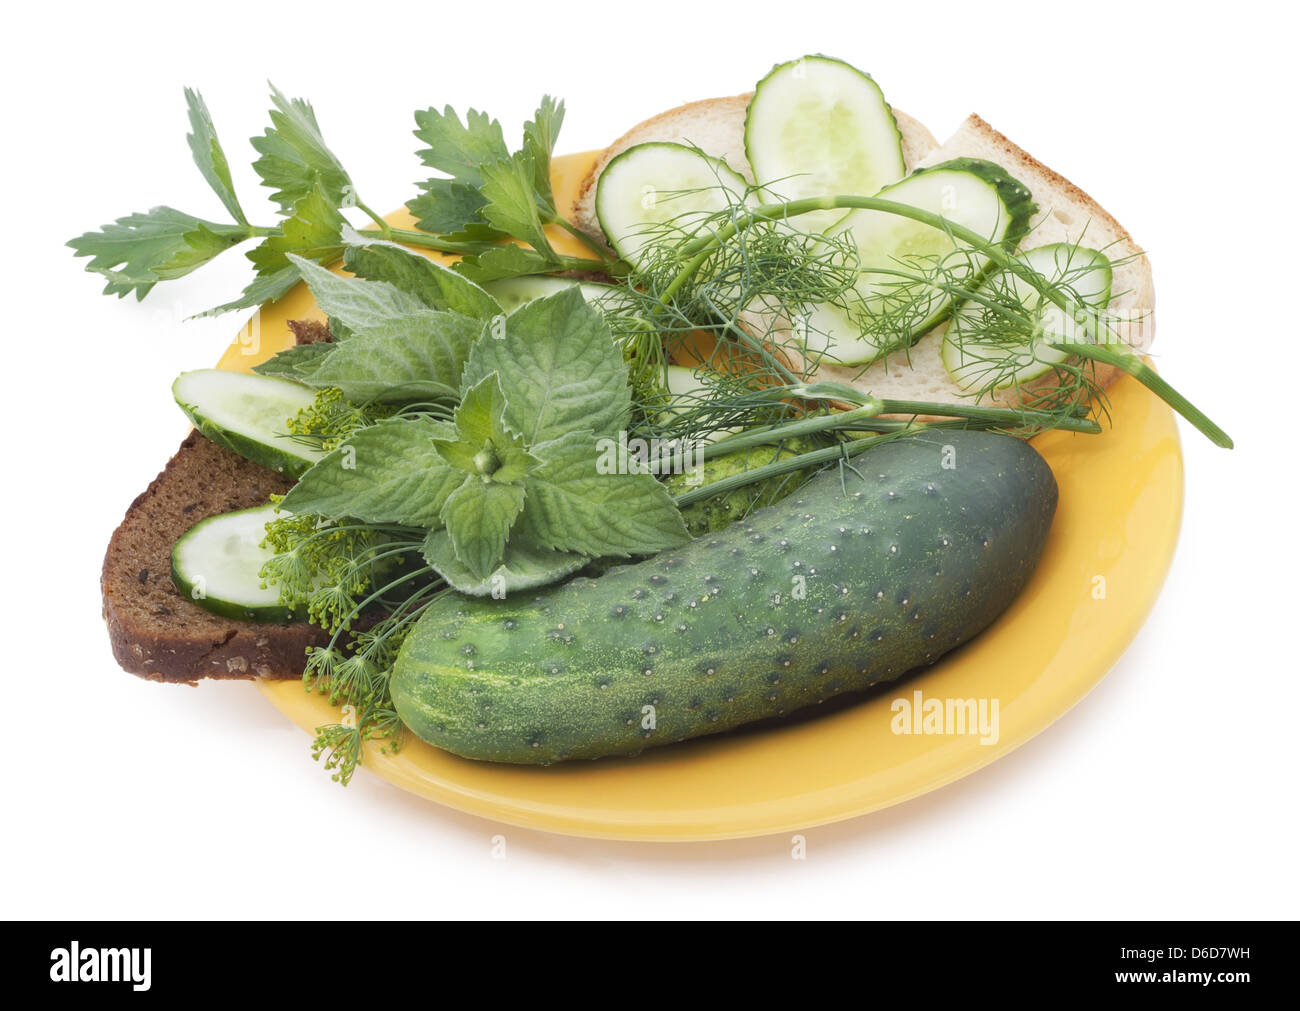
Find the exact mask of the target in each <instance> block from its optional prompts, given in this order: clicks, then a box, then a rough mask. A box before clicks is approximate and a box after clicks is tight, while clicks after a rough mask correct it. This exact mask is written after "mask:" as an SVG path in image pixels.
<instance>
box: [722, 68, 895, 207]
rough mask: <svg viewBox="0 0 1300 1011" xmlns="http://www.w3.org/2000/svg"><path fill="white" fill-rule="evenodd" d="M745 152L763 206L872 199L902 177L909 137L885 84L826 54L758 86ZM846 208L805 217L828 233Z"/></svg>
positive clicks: (749, 113) (749, 115) (772, 75)
mask: <svg viewBox="0 0 1300 1011" xmlns="http://www.w3.org/2000/svg"><path fill="white" fill-rule="evenodd" d="M745 153H746V155H747V156H748V157H749V164H750V167H751V168H752V169H753V170H754V178H755V179H756V180H758V182H759V184H760V185H764V186H765V187H770V189H767V188H765V189H763V190H760V191H759V199H760V200H762V201H763V202H764V203H776V202H778V201H780V200H798V199H801V198H803V197H817V196H825V195H827V194H840V193H856V194H861V195H864V196H871V195H872V194H874V193H876V192H877V191H878V190H880V189H881V188H882V187H884V186H888V185H889V184H890V183H893V182H897V181H898V180H899V179H902V178H903V175H904V174H905V172H906V166H905V165H904V163H903V138H902V135H901V134H900V133H899V131H898V124H897V123H896V122H895V121H894V114H893V112H892V111H890V108H889V105H888V103H886V101H885V96H884V95H883V94H882V93H881V91H880V86H879V85H877V84H876V82H875V81H873V80H872V79H871V78H870V76H868V75H867V74H864V73H862V71H860V70H857V69H855V68H854V67H851V66H849V65H848V64H847V63H843V62H841V61H840V60H834V59H831V58H830V57H826V56H805V57H803V58H802V59H798V60H794V61H792V62H790V63H782V64H780V65H779V66H777V67H775V68H773V70H772V72H771V73H770V74H768V75H767V76H766V77H765V78H763V79H762V80H761V81H759V82H758V84H757V86H756V87H755V88H754V97H753V98H752V99H751V100H750V103H749V109H748V111H747V113H746V115H745ZM844 215H845V212H844V211H842V210H831V211H813V212H811V213H809V214H805V215H802V216H801V217H800V218H799V219H798V227H799V228H800V229H802V230H804V231H809V232H821V231H825V230H826V229H827V228H829V227H831V225H833V224H835V222H837V221H839V220H840V219H841V218H843V217H844Z"/></svg>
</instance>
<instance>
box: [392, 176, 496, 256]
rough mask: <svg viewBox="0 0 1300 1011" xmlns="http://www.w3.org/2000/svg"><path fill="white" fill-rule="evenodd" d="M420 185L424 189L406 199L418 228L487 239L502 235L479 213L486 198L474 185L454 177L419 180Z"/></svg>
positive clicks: (444, 233)
mask: <svg viewBox="0 0 1300 1011" xmlns="http://www.w3.org/2000/svg"><path fill="white" fill-rule="evenodd" d="M420 188H421V189H422V190H423V191H424V192H423V193H421V194H420V195H419V196H416V197H412V198H411V199H410V200H408V201H407V202H406V209H407V210H408V211H410V212H411V214H412V215H413V216H414V218H415V227H416V228H418V229H420V231H422V232H431V233H433V234H435V235H446V236H449V237H455V238H466V239H484V240H488V241H493V240H496V239H500V238H504V236H503V235H502V234H501V232H499V231H498V230H497V229H495V228H492V227H491V226H490V225H488V224H487V222H486V221H484V220H483V216H482V215H481V214H480V213H479V212H480V211H481V210H482V209H483V205H484V204H486V203H487V197H485V196H483V194H482V193H480V192H479V189H478V187H477V186H471V185H470V184H469V183H462V182H457V181H456V180H455V179H428V180H426V181H424V182H422V183H420Z"/></svg>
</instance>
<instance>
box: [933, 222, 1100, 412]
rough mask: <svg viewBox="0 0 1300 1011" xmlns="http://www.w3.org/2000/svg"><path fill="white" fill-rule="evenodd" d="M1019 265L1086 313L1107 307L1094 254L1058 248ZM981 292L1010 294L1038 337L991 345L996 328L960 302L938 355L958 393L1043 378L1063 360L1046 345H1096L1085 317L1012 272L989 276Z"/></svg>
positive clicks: (1034, 253) (992, 319)
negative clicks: (1074, 299) (1064, 290)
mask: <svg viewBox="0 0 1300 1011" xmlns="http://www.w3.org/2000/svg"><path fill="white" fill-rule="evenodd" d="M1020 259H1021V260H1022V261H1023V262H1024V263H1025V264H1026V265H1027V266H1029V267H1031V268H1033V269H1034V270H1036V271H1038V273H1040V274H1042V275H1043V276H1044V277H1046V278H1048V279H1049V280H1051V281H1053V282H1055V283H1057V284H1060V285H1063V286H1065V287H1068V288H1069V289H1070V291H1072V292H1073V293H1074V294H1075V295H1076V296H1078V298H1079V300H1080V301H1081V302H1082V303H1083V305H1084V306H1085V308H1086V309H1087V310H1089V312H1093V313H1095V312H1100V311H1101V310H1103V309H1105V308H1106V306H1107V305H1109V304H1110V289H1111V280H1112V269H1111V263H1110V260H1109V258H1107V256H1106V254H1105V253H1102V252H1101V251H1100V250H1096V249H1089V248H1087V247H1086V246H1076V245H1074V244H1072V243H1068V242H1058V243H1053V244H1052V245H1048V246H1039V247H1038V248H1037V249H1031V250H1030V251H1029V252H1027V253H1024V254H1022V255H1021V257H1020ZM984 287H985V288H986V289H991V290H994V291H999V292H1002V291H1013V292H1014V293H1015V295H1016V297H1017V298H1018V299H1019V301H1020V304H1021V305H1022V306H1024V307H1025V309H1026V311H1027V312H1028V313H1029V314H1030V315H1031V317H1032V318H1034V319H1035V320H1036V321H1037V324H1038V335H1037V336H1035V337H1034V338H1033V339H1032V340H1029V341H1024V342H1022V341H1015V342H1011V341H1008V340H1006V339H1003V340H996V339H993V338H992V336H991V331H992V330H993V328H994V327H996V324H997V318H996V314H995V313H994V312H993V311H992V310H991V309H989V308H987V307H985V306H984V305H982V304H981V303H979V302H978V301H974V300H971V301H968V302H964V303H963V304H962V305H961V306H959V307H958V308H957V310H956V312H954V313H953V317H952V322H951V323H949V325H948V332H947V333H946V334H945V335H944V338H943V351H942V354H943V365H944V368H946V369H947V370H948V374H949V375H950V376H952V378H953V379H954V380H955V381H956V382H957V385H958V386H960V387H961V388H962V389H963V390H969V389H972V388H980V387H986V386H987V387H988V388H989V389H995V390H1002V389H1006V388H1008V387H1011V386H1019V385H1021V384H1022V383H1026V382H1029V381H1030V380H1032V379H1037V378H1038V377H1039V376H1041V375H1044V374H1045V373H1047V372H1048V371H1050V370H1051V369H1052V367H1053V366H1055V365H1058V364H1059V363H1061V362H1063V361H1065V359H1066V358H1068V357H1069V355H1068V354H1067V353H1066V352H1064V351H1059V350H1057V349H1056V348H1053V347H1048V346H1047V345H1048V342H1049V341H1053V342H1055V341H1060V342H1064V343H1069V342H1072V341H1093V340H1095V339H1096V333H1095V327H1094V326H1092V325H1090V320H1089V319H1087V318H1086V317H1087V314H1084V318H1082V319H1079V318H1075V317H1074V316H1072V315H1069V314H1067V313H1066V312H1065V311H1064V310H1062V309H1061V308H1060V306H1057V305H1055V304H1053V303H1052V302H1049V301H1048V300H1047V299H1046V298H1045V297H1044V296H1043V295H1042V294H1041V293H1040V292H1039V291H1038V289H1036V288H1035V287H1034V286H1033V285H1031V284H1030V283H1029V282H1028V281H1026V280H1024V278H1022V277H1020V276H1019V275H1017V274H1015V273H1013V272H1012V271H1008V270H998V271H995V272H994V273H992V274H991V275H989V278H988V280H987V281H986V282H985V285H984ZM990 380H993V382H992V383H990Z"/></svg>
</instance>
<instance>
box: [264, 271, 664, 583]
mask: <svg viewBox="0 0 1300 1011" xmlns="http://www.w3.org/2000/svg"><path fill="white" fill-rule="evenodd" d="M300 266H301V268H302V269H303V271H304V273H306V274H307V275H308V277H309V279H310V282H311V284H312V290H313V293H314V294H315V295H316V297H317V299H318V301H320V302H321V303H322V305H323V306H328V307H329V308H327V312H330V313H331V316H332V318H333V313H334V312H342V313H343V317H344V318H345V319H346V320H347V321H348V326H349V334H348V336H347V337H345V338H344V339H343V340H342V341H340V342H339V347H338V349H337V350H334V351H331V352H329V353H328V354H326V355H324V356H322V357H321V358H319V363H320V364H316V359H303V360H301V361H295V363H294V364H295V366H296V367H297V368H299V369H304V370H309V373H308V374H307V375H306V377H305V379H306V381H307V382H309V383H312V384H314V385H315V384H320V383H324V382H326V377H327V376H333V375H334V373H331V372H328V371H327V370H329V369H331V368H336V367H337V369H338V372H337V375H338V377H339V379H340V381H350V380H348V379H347V377H346V374H347V373H350V374H351V375H352V376H353V380H351V381H355V377H357V376H360V377H362V379H363V380H364V381H366V382H371V383H381V382H384V381H388V382H390V383H393V384H394V385H393V386H392V387H391V388H392V389H395V390H398V391H405V390H406V388H407V386H408V384H409V383H410V379H409V376H408V373H407V372H402V373H401V375H400V377H398V376H395V375H394V376H388V377H386V378H385V377H383V376H381V375H380V374H379V373H376V372H371V371H367V366H366V365H365V364H363V361H364V360H365V359H367V358H371V357H372V356H373V358H374V360H375V361H377V360H378V357H377V354H376V353H375V350H374V349H375V348H376V346H377V342H376V340H375V337H374V333H375V330H374V327H375V326H376V325H377V324H374V323H373V322H367V323H365V324H364V325H362V324H360V317H359V315H358V312H359V309H358V307H364V308H365V311H366V312H367V313H370V312H373V311H374V308H375V306H384V305H389V304H390V303H391V300H392V299H393V298H394V295H393V293H394V292H397V291H398V289H396V288H395V287H393V286H392V285H390V284H388V283H386V282H383V281H361V280H356V279H343V278H338V277H336V276H335V275H333V274H330V273H329V272H328V271H323V270H321V269H320V268H319V267H315V266H312V265H306V264H303V265H300ZM318 287H319V289H320V290H319V291H318V290H317V289H318ZM365 287H371V288H373V289H374V292H373V293H372V294H371V295H370V296H364V295H363V293H362V292H361V291H360V289H363V288H365ZM405 297H412V296H409V295H407V296H405ZM457 319H458V320H471V321H472V318H471V317H466V316H461V315H459V314H455V313H447V312H436V311H430V310H428V309H419V310H417V311H415V312H414V313H413V314H411V315H409V316H407V317H405V318H404V320H403V321H402V322H401V323H400V325H401V326H405V327H406V328H407V329H408V331H411V330H413V329H414V321H417V320H427V321H430V322H431V323H434V324H435V328H436V326H443V327H446V326H449V325H450V321H451V320H457ZM472 322H474V323H476V324H477V322H478V321H472ZM498 322H501V318H498ZM378 325H379V326H387V325H388V324H387V323H381V324H378ZM395 325H396V324H395ZM354 348H362V349H365V350H366V353H365V354H362V355H360V356H358V358H355V359H353V358H348V359H343V358H342V357H341V356H344V355H350V354H351V352H352V350H353V349H354ZM295 358H296V356H295ZM342 361H347V362H348V363H349V364H348V366H347V368H343V367H342V365H338V366H336V365H335V363H339V362H342ZM411 361H412V359H411V358H410V357H409V356H407V357H406V358H403V359H402V364H403V365H405V364H407V363H410V362H411ZM450 361H451V359H450V358H449V359H448V362H450ZM454 367H455V366H454V365H448V366H447V367H446V369H445V370H444V371H441V372H439V371H438V367H437V366H432V365H431V366H429V367H428V368H427V369H426V371H425V373H424V376H423V380H422V381H423V382H426V383H429V382H433V381H435V380H436V381H437V382H439V383H443V384H444V385H445V384H446V382H447V378H448V376H449V375H450V374H451V370H452V369H454ZM354 388H355V387H354ZM366 392H369V393H371V394H372V399H375V400H383V399H384V398H385V397H386V396H387V394H386V393H385V391H384V390H380V389H369V388H368V389H367V390H366ZM405 395H407V396H409V392H407V393H405ZM445 402H446V403H448V404H451V403H455V405H456V406H455V407H454V408H451V409H450V410H449V411H444V412H443V413H442V414H441V417H447V416H448V414H449V415H450V418H451V420H450V421H444V420H436V419H435V418H434V417H433V416H432V415H428V414H416V415H414V416H413V417H412V418H409V419H406V418H401V417H398V418H392V419H388V420H385V421H381V422H379V423H378V424H375V425H372V426H370V427H367V428H364V429H362V430H360V431H359V432H357V433H356V434H355V435H353V436H352V437H351V438H350V439H348V441H347V442H345V443H344V444H343V445H342V446H340V447H339V448H338V449H336V450H334V451H333V452H332V453H330V454H329V455H328V456H326V457H325V458H324V459H322V460H321V461H320V462H318V463H317V464H316V465H315V466H314V467H312V468H311V469H310V470H309V471H307V473H306V474H304V475H303V477H302V478H301V479H300V480H299V482H298V484H297V485H296V486H295V487H294V488H293V489H292V490H291V491H290V492H289V494H288V495H287V496H286V497H285V500H284V503H283V505H284V508H285V509H287V510H289V511H291V512H293V513H294V514H297V515H304V514H312V515H318V516H320V517H322V518H323V519H326V520H343V519H345V518H350V519H353V520H358V519H359V520H362V521H365V522H371V523H397V524H402V525H404V526H415V527H423V528H425V529H426V531H427V532H428V533H427V535H426V540H425V557H426V560H427V561H428V562H429V564H430V565H431V566H433V568H434V569H435V570H437V571H438V573H439V574H440V575H441V576H442V577H443V578H444V579H445V580H446V581H447V582H448V583H449V584H450V585H452V586H453V587H455V588H456V589H458V590H461V591H462V592H466V593H483V592H499V591H503V590H504V588H505V587H506V586H507V585H511V584H512V581H513V584H516V585H517V584H522V583H524V582H526V583H528V585H539V582H545V581H549V580H550V579H556V578H561V577H562V576H563V575H567V574H568V573H570V572H572V571H573V570H574V568H576V567H577V565H578V564H580V563H581V561H582V560H585V559H587V558H594V557H599V556H606V555H608V556H615V557H624V558H625V557H629V556H631V555H638V554H651V553H654V552H657V551H661V550H664V549H666V548H670V547H676V546H678V545H680V544H683V543H685V542H686V541H687V540H688V539H689V538H688V534H687V532H686V527H685V525H684V523H683V522H682V518H681V514H680V513H679V511H678V510H677V507H676V505H675V504H674V502H673V499H672V497H671V496H670V495H669V494H668V492H667V491H666V490H665V489H664V487H663V485H661V484H660V483H659V482H658V481H657V480H655V478H654V477H653V476H651V475H650V474H648V473H616V474H609V473H602V472H601V471H600V469H599V466H598V465H599V461H600V459H601V457H602V452H603V449H602V440H609V439H617V437H618V433H619V431H620V429H621V428H622V427H623V426H625V425H626V424H627V419H628V414H629V410H630V406H631V396H630V391H629V389H628V373H627V366H626V364H625V363H624V360H623V355H622V353H621V351H620V349H619V347H618V345H617V344H616V343H615V341H614V338H613V336H612V334H611V333H610V331H609V328H608V326H607V325H606V323H605V321H604V317H603V316H602V315H601V313H600V312H599V311H598V310H596V309H594V308H593V307H591V306H589V305H588V304H587V303H586V302H585V300H584V299H583V298H582V295H581V294H580V293H579V292H578V291H577V290H576V289H569V290H566V291H563V292H560V293H559V294H556V295H552V296H550V297H548V298H543V299H538V300H536V301H534V302H530V303H528V304H526V305H524V306H523V307H521V308H520V309H518V310H516V311H515V313H514V314H512V315H511V316H509V317H508V318H504V327H493V326H487V327H480V329H479V332H478V335H477V336H476V337H474V339H473V340H472V343H471V344H470V346H469V350H468V354H467V355H466V356H465V360H464V363H463V366H462V369H461V374H460V376H459V385H458V388H457V390H456V392H455V395H454V397H447V398H445ZM440 531H445V532H446V536H445V537H434V536H432V535H433V534H436V533H438V532H440ZM548 574H549V575H548ZM493 577H497V578H496V579H494V578H493ZM485 588H486V589H485Z"/></svg>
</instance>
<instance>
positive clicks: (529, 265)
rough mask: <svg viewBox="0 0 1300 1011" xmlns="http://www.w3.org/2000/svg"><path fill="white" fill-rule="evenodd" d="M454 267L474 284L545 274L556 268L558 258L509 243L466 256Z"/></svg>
mask: <svg viewBox="0 0 1300 1011" xmlns="http://www.w3.org/2000/svg"><path fill="white" fill-rule="evenodd" d="M454 269H455V271H456V273H458V274H460V275H461V276H463V277H467V278H469V279H470V280H471V281H473V282H474V283H475V284H484V283H486V282H488V281H500V280H502V279H503V278H507V277H522V276H524V275H526V274H545V273H547V272H549V271H552V270H555V261H554V260H552V259H551V258H550V257H546V256H543V255H542V254H541V253H538V252H536V251H535V250H532V249H527V248H525V247H524V246H516V245H513V244H509V245H504V246H497V247H495V248H493V249H488V250H485V251H484V252H482V253H476V254H475V255H473V256H466V257H463V258H462V259H460V260H457V261H456V265H455V267H454Z"/></svg>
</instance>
